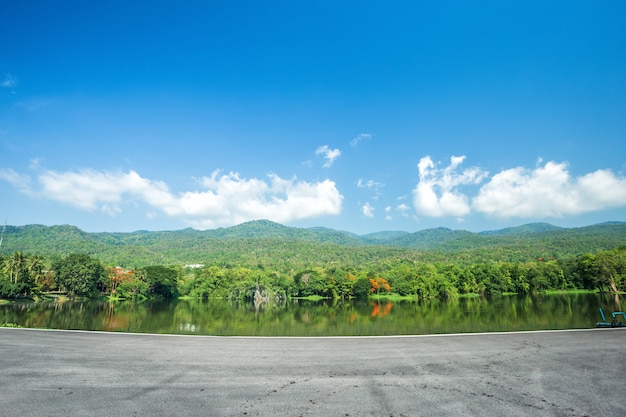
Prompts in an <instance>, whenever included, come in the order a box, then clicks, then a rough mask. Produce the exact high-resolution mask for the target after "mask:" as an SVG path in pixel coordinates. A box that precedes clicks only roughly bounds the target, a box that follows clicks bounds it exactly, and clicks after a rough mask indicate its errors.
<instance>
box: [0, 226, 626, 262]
mask: <svg viewBox="0 0 626 417" xmlns="http://www.w3.org/2000/svg"><path fill="white" fill-rule="evenodd" d="M624 244H626V223H624V222H607V223H601V224H595V225H591V226H586V227H579V228H563V227H557V226H554V225H551V224H549V223H530V224H524V225H521V226H518V227H510V228H506V229H500V230H491V231H484V232H479V233H474V232H469V231H466V230H452V229H448V228H433V229H425V230H421V231H418V232H415V233H410V232H401V231H383V232H377V233H370V234H365V235H357V234H354V233H349V232H345V231H340V230H335V229H329V228H323V227H314V228H296V227H289V226H284V225H281V224H278V223H274V222H271V221H268V220H255V221H250V222H246V223H242V224H240V225H237V226H232V227H226V228H218V229H212V230H205V231H200V230H195V229H191V228H188V229H182V230H176V231H145V230H142V231H136V232H129V233H116V232H103V233H88V232H85V231H82V230H81V229H79V228H77V227H75V226H71V225H58V226H43V225H34V224H32V225H25V226H6V230H5V231H4V236H3V240H2V246H0V255H6V254H8V253H12V252H14V251H21V252H25V253H31V254H40V255H43V256H58V255H65V254H68V253H72V252H81V253H88V254H90V255H93V256H97V257H99V258H101V259H102V260H103V261H105V262H108V263H114V264H119V265H135V266H136V265H139V264H159V263H168V264H188V263H203V262H207V260H215V259H219V260H220V261H221V262H234V263H236V262H244V263H250V262H257V261H259V262H260V260H265V261H266V262H267V261H268V259H272V261H275V259H273V258H276V257H296V258H298V259H301V260H305V259H310V260H311V262H313V263H315V262H316V261H320V262H322V261H324V260H328V259H332V255H330V254H331V253H334V254H336V256H337V257H338V258H342V259H351V258H353V257H357V255H358V256H368V254H369V255H371V256H379V257H384V256H386V255H385V254H387V255H389V256H392V255H393V256H396V257H397V256H401V257H402V256H409V257H410V258H412V259H418V260H425V261H442V260H443V261H445V260H447V259H454V261H455V262H458V261H461V262H470V261H471V260H472V259H475V260H493V261H502V260H505V261H525V260H530V259H537V257H543V258H546V259H548V258H563V257H571V256H575V255H577V254H581V253H593V252H596V251H598V250H608V249H613V248H616V247H618V246H621V245H624ZM316 254H317V255H319V256H317V255H316ZM322 254H323V255H324V256H322ZM303 262H304V261H303Z"/></svg>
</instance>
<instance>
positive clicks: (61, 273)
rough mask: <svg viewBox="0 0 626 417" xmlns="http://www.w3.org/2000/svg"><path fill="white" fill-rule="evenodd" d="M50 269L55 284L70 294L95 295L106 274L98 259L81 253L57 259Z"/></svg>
mask: <svg viewBox="0 0 626 417" xmlns="http://www.w3.org/2000/svg"><path fill="white" fill-rule="evenodd" d="M52 269H53V270H54V272H55V274H56V283H57V285H58V286H59V288H60V289H62V290H64V291H67V293H68V295H70V296H76V295H86V296H94V295H97V294H98V292H99V287H101V286H102V285H103V283H104V282H105V280H106V276H107V274H106V271H105V269H104V267H103V266H102V264H101V263H100V261H99V260H98V259H95V258H92V257H90V256H89V255H86V254H81V253H71V254H69V255H67V256H66V257H64V258H61V259H59V260H57V261H56V262H55V263H54V264H53V265H52Z"/></svg>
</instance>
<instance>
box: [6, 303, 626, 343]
mask: <svg viewBox="0 0 626 417" xmlns="http://www.w3.org/2000/svg"><path fill="white" fill-rule="evenodd" d="M599 308H603V309H604V311H605V313H606V314H607V316H609V315H610V313H611V312H613V311H624V309H625V308H626V302H625V301H624V297H621V298H620V297H618V296H615V295H609V294H598V293H583V294H571V293H568V294H550V295H534V296H501V297H491V298H486V297H475V298H459V299H456V300H452V301H439V300H431V301H420V302H418V301H385V300H380V301H379V300H367V301H365V300H362V301H358V300H351V301H341V300H321V301H309V300H289V301H285V302H283V303H264V304H257V305H255V304H254V303H252V302H250V303H247V302H239V301H228V300H176V301H169V302H154V301H146V302H130V301H116V302H108V301H66V302H61V303H52V302H50V303H14V304H5V305H0V323H11V324H17V325H20V326H23V327H34V328H49V329H79V330H101V331H112V332H137V333H169V334H196V335H220V336H353V335H356V336H372V335H416V334H435V333H470V332H471V333H475V332H497V331H517V330H548V329H578V328H591V327H594V326H595V324H596V322H597V321H600V320H601V317H600V313H599Z"/></svg>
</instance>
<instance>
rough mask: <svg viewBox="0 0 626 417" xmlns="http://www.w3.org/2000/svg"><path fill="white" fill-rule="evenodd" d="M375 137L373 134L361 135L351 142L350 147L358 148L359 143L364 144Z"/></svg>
mask: <svg viewBox="0 0 626 417" xmlns="http://www.w3.org/2000/svg"><path fill="white" fill-rule="evenodd" d="M373 137H374V135H372V134H371V133H359V134H358V135H357V137H355V138H353V139H352V140H351V141H350V146H357V145H358V144H359V143H361V142H363V141H364V140H369V139H371V138H373Z"/></svg>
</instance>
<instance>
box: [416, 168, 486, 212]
mask: <svg viewBox="0 0 626 417" xmlns="http://www.w3.org/2000/svg"><path fill="white" fill-rule="evenodd" d="M464 160H465V156H453V157H451V158H450V165H448V166H447V167H445V168H439V167H438V164H435V163H434V162H433V161H432V159H431V158H430V157H429V156H425V157H423V158H422V159H421V160H420V162H419V164H418V165H417V167H418V170H419V182H418V184H417V186H416V187H415V189H414V190H413V203H414V205H415V209H416V211H417V212H418V214H421V215H425V216H431V217H442V216H456V217H462V216H465V215H467V214H468V213H469V212H470V211H471V208H470V205H469V200H468V198H467V196H466V195H465V194H463V193H461V192H459V190H458V188H459V186H462V185H469V184H478V183H480V182H481V181H482V180H483V179H484V178H485V177H486V176H487V172H485V171H482V170H481V169H479V168H469V169H465V170H463V171H461V172H458V171H459V170H458V168H459V166H460V165H461V164H462V163H463V161H464Z"/></svg>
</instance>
